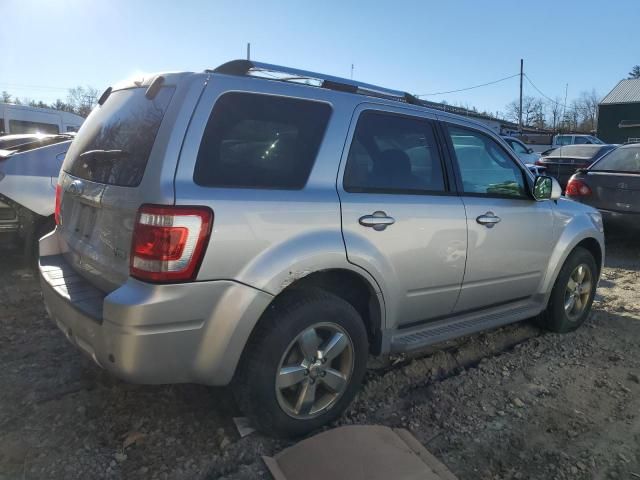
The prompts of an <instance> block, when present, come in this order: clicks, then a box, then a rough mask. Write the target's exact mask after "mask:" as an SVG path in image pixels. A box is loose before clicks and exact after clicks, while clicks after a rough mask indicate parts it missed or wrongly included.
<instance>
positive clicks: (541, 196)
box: [533, 175, 562, 202]
mask: <svg viewBox="0 0 640 480" xmlns="http://www.w3.org/2000/svg"><path fill="white" fill-rule="evenodd" d="M561 195H562V187H561V186H560V184H559V183H558V181H557V180H556V179H555V178H553V177H547V176H544V175H541V176H539V177H536V181H535V183H534V185H533V198H535V199H536V200H538V201H539V202H540V201H542V200H557V199H559V198H560V196H561Z"/></svg>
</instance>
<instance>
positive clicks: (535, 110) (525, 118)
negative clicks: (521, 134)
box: [505, 96, 544, 125]
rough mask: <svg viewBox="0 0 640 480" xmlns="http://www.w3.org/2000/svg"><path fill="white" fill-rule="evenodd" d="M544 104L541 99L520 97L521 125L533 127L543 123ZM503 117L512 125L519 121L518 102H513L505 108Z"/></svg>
mask: <svg viewBox="0 0 640 480" xmlns="http://www.w3.org/2000/svg"><path fill="white" fill-rule="evenodd" d="M543 111H544V104H543V102H542V100H541V99H539V98H535V97H530V96H525V97H522V124H523V125H534V124H536V123H544V115H543ZM505 117H506V118H507V120H511V121H513V122H514V123H518V121H519V119H520V102H519V100H514V101H513V102H511V103H509V104H508V105H507V106H506V107H505Z"/></svg>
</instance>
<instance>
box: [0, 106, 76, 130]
mask: <svg viewBox="0 0 640 480" xmlns="http://www.w3.org/2000/svg"><path fill="white" fill-rule="evenodd" d="M82 122H84V118H82V117H81V116H80V115H76V114H75V113H70V112H63V111H61V110H54V109H52V108H39V107H30V106H27V105H14V104H12V103H0V135H6V134H9V133H13V134H18V133H67V132H77V131H78V129H79V128H80V125H82Z"/></svg>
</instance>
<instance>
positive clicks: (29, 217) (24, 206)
mask: <svg viewBox="0 0 640 480" xmlns="http://www.w3.org/2000/svg"><path fill="white" fill-rule="evenodd" d="M72 140H73V136H72V135H7V136H5V137H0V241H1V243H9V242H14V241H15V240H21V241H22V242H23V243H24V245H25V252H26V253H28V254H30V253H32V252H33V249H34V242H36V241H37V239H38V238H39V237H40V236H42V235H43V234H45V233H48V232H49V231H51V230H53V228H54V226H55V224H54V221H53V212H54V207H55V185H56V183H57V179H58V174H59V173H60V167H61V165H62V160H63V157H64V154H65V152H66V151H67V149H68V148H69V144H70V143H71V141H72Z"/></svg>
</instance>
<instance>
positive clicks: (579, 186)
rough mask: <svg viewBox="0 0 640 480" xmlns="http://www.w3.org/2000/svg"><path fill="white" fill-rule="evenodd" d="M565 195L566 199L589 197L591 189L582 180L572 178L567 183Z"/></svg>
mask: <svg viewBox="0 0 640 480" xmlns="http://www.w3.org/2000/svg"><path fill="white" fill-rule="evenodd" d="M565 194H566V195H567V196H568V197H588V196H589V195H591V188H589V185H587V184H586V183H584V182H583V181H582V180H578V179H577V178H572V179H570V180H569V183H567V188H566V189H565Z"/></svg>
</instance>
